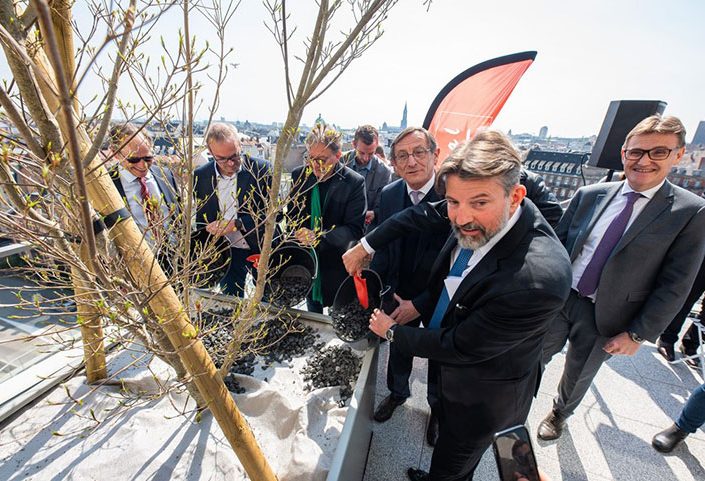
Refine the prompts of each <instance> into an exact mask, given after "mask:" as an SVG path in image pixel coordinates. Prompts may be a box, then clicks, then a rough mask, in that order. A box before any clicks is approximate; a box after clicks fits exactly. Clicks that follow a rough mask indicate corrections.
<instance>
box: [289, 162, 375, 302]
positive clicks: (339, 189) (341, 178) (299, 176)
mask: <svg viewBox="0 0 705 481" xmlns="http://www.w3.org/2000/svg"><path fill="white" fill-rule="evenodd" d="M309 171H310V169H305V168H304V167H297V168H296V169H294V170H293V172H292V173H291V180H292V188H291V192H292V198H293V199H295V198H296V197H299V193H301V195H300V197H302V199H299V200H298V202H292V203H290V204H289V206H288V213H289V217H290V218H292V219H299V220H300V221H301V227H307V228H308V227H309V226H310V222H309V219H310V216H311V188H312V187H313V185H314V184H315V183H316V176H315V175H313V174H312V173H310V172H309ZM327 182H330V185H329V186H328V192H327V194H326V197H325V199H323V205H322V206H321V209H322V217H323V230H324V231H325V233H324V234H323V235H322V236H321V239H320V242H319V243H318V245H317V246H316V254H317V255H318V266H319V273H320V275H321V278H322V280H323V285H322V290H323V305H324V306H330V305H331V304H333V299H334V298H335V293H336V292H337V290H338V287H339V286H340V284H342V282H343V281H344V280H345V279H346V278H347V277H348V273H347V271H346V270H345V266H344V265H343V259H342V257H341V256H342V255H343V254H344V253H345V251H346V250H347V249H348V248H349V247H350V245H351V243H354V242H355V241H358V240H359V239H360V238H361V237H362V232H363V229H364V225H365V212H366V211H367V202H366V201H365V181H364V179H363V178H362V176H360V175H358V174H357V173H355V172H353V171H352V170H351V169H349V168H347V167H344V166H343V165H342V164H336V166H335V173H333V175H332V176H331V177H330V178H329V179H328V180H327V181H326V183H327Z"/></svg>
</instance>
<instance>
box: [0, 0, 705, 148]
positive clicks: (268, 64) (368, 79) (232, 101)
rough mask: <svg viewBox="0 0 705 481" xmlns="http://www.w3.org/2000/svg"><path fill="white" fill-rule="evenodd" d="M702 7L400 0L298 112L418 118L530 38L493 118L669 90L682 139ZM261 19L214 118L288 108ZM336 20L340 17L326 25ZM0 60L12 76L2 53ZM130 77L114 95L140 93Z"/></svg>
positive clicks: (689, 116)
mask: <svg viewBox="0 0 705 481" xmlns="http://www.w3.org/2000/svg"><path fill="white" fill-rule="evenodd" d="M84 2H85V0H79V1H78V2H77V5H78V6H80V5H81V4H82V3H84ZM316 8H317V7H316V5H315V2H297V3H296V4H295V5H294V6H290V7H289V10H290V12H289V13H290V14H291V20H290V22H291V26H292V27H293V26H294V25H296V26H297V30H296V32H295V35H294V37H293V39H292V43H291V47H290V48H291V50H292V52H290V54H291V55H299V56H301V55H302V53H303V51H302V41H303V39H304V37H305V36H307V35H308V33H309V32H310V30H311V27H312V23H313V21H314V20H315V9H316ZM344 8H348V7H347V4H346V3H344V4H343V7H341V12H339V14H340V15H341V19H342V20H345V16H346V15H348V16H350V15H349V12H343V11H342V10H343V9H344ZM74 15H75V16H76V22H77V23H78V25H79V26H80V25H88V21H89V20H90V15H89V12H88V9H86V8H75V9H74ZM181 18H182V12H181V10H180V9H179V8H178V7H172V9H171V10H170V11H169V12H167V14H165V15H164V18H162V19H160V20H159V22H157V24H155V27H154V29H153V31H152V32H151V37H152V39H151V40H150V42H149V43H148V44H147V46H146V48H145V51H147V52H149V53H150V54H151V55H152V56H153V57H154V60H153V64H152V65H156V64H158V63H159V56H160V55H161V47H160V43H161V42H162V39H163V41H164V44H165V45H166V46H167V48H169V49H170V51H171V52H173V51H174V50H175V46H176V45H177V43H178V35H176V31H177V30H178V29H179V27H180V21H181ZM703 19H705V2H701V1H698V0H676V1H674V2H672V3H671V4H668V5H666V4H663V3H662V2H658V1H656V0H645V1H641V2H634V1H627V2H609V1H607V0H596V1H594V2H590V3H589V4H588V3H585V2H580V3H579V4H573V3H572V2H562V1H559V0H543V1H537V2H522V1H520V0H497V1H495V2H491V3H481V2H465V1H459V0H446V1H444V0H436V1H434V2H432V4H431V7H430V10H429V11H428V12H426V9H425V7H424V6H423V1H422V0H413V1H410V0H407V1H405V2H400V4H398V5H397V6H395V7H394V8H393V9H392V11H391V12H390V14H389V18H388V19H387V20H386V21H385V22H384V23H383V27H384V35H383V36H382V37H381V38H380V39H379V40H378V41H377V42H376V43H375V44H374V45H373V46H372V47H371V48H370V49H369V50H368V51H367V52H365V54H364V55H363V56H362V57H361V58H359V59H356V60H355V61H354V62H353V63H352V65H351V66H350V67H349V68H348V70H347V71H346V72H345V73H344V74H343V75H342V76H341V77H340V79H339V80H338V81H337V82H336V83H335V84H334V85H333V86H332V87H331V88H330V89H329V90H328V91H326V92H325V93H324V94H323V95H322V96H321V97H320V98H319V99H317V100H316V101H314V102H312V103H311V104H310V105H308V106H307V107H306V110H305V112H304V116H303V119H302V123H306V124H308V125H312V124H313V123H314V121H315V119H316V118H317V117H318V115H319V114H320V115H322V116H323V118H324V119H326V120H327V121H329V122H331V123H335V124H337V125H340V126H344V127H346V128H354V126H357V125H360V124H367V123H368V124H372V125H376V126H381V125H382V124H383V122H387V123H388V125H390V126H396V125H398V123H399V121H400V118H401V113H402V110H403V108H404V104H405V103H408V125H420V124H421V123H422V122H423V119H424V117H425V115H426V112H427V110H428V108H429V106H430V104H431V102H432V101H433V99H434V97H435V96H436V94H437V93H438V92H439V91H440V90H441V88H442V87H443V86H444V85H445V84H446V83H447V82H448V81H450V80H451V79H452V78H453V77H454V76H455V75H457V74H458V73H460V72H461V71H463V70H465V69H467V68H468V67H470V66H472V65H475V64H478V63H480V62H483V61H485V60H488V59H491V58H494V57H498V56H502V55H507V54H511V53H516V52H520V51H525V50H536V51H537V52H538V54H537V57H536V61H535V62H534V64H533V65H532V66H531V67H530V68H529V69H528V71H527V72H526V74H525V75H524V77H523V78H522V79H521V80H520V82H519V84H518V86H517V87H516V89H515V91H514V92H513V94H512V95H511V96H510V97H509V100H508V101H507V103H506V105H505V106H504V109H503V110H502V112H501V113H500V114H499V116H498V117H497V119H496V121H495V122H494V126H495V127H497V128H499V129H500V130H503V131H505V132H506V131H508V130H510V129H511V130H512V132H513V133H529V134H533V135H537V134H538V133H539V130H540V129H541V127H543V126H547V127H548V135H549V136H552V137H573V138H575V137H589V136H591V135H596V134H597V133H598V132H599V130H600V126H601V124H602V120H603V119H604V116H605V113H606V112H607V108H608V105H609V102H610V101H612V100H621V99H644V100H663V101H666V102H667V103H668V106H667V108H666V111H665V113H666V114H667V115H676V116H678V117H680V118H681V119H682V120H683V122H684V124H685V126H686V129H687V131H688V135H687V140H688V141H690V140H691V139H692V137H693V135H694V133H695V130H696V128H697V125H698V122H699V121H701V120H705V108H704V107H705V89H703V88H702V79H703V78H705V63H703V62H700V61H699V59H700V58H701V56H702V55H701V53H700V52H699V49H700V47H701V45H703V44H705V29H703V28H702V23H703ZM265 20H266V12H265V10H264V8H263V6H262V4H261V2H259V1H254V0H244V1H243V2H242V3H241V5H240V7H239V8H238V9H237V11H236V12H235V14H234V16H233V19H232V22H231V24H230V25H229V26H228V28H227V29H226V43H225V47H226V49H227V48H230V47H232V48H233V49H234V51H233V54H232V56H231V57H229V58H228V61H229V62H230V63H232V64H237V66H235V67H233V68H232V69H231V70H230V72H229V74H228V77H227V79H226V82H225V84H224V87H223V95H222V98H221V105H220V107H219V108H218V109H217V111H216V112H215V115H214V118H220V117H224V118H227V119H232V120H242V121H245V120H249V121H250V122H257V123H271V122H283V121H284V119H285V118H286V112H287V109H286V95H285V89H284V73H283V67H282V60H281V53H280V51H279V49H278V45H277V44H276V42H275V41H274V39H273V38H272V36H271V34H270V33H269V32H268V31H267V28H266V27H265V25H264V23H263V22H264V21H265ZM191 22H192V25H191V31H192V32H196V33H195V38H196V49H202V48H204V47H205V44H206V42H209V46H210V47H211V48H216V46H217V41H216V40H215V35H214V33H213V32H212V30H213V28H212V27H211V26H210V25H209V24H208V23H207V22H206V21H205V20H203V19H202V18H199V16H198V15H197V14H195V15H193V18H192V21H191ZM343 24H344V22H343V23H341V24H338V23H336V24H334V27H333V31H334V32H336V31H337V29H338V26H339V25H340V28H342V27H343V26H344V25H343ZM346 25H347V24H346ZM109 59H110V49H106V51H105V52H103V53H102V54H101V58H100V59H99V62H98V64H99V65H100V64H101V63H102V64H103V65H107V64H108V63H109ZM211 63H212V59H211ZM294 70H295V69H294ZM0 71H2V73H3V74H4V76H5V78H8V74H7V67H6V66H5V65H0ZM125 80H126V79H125V78H123V82H122V83H121V87H120V91H119V94H120V98H122V99H127V100H132V101H136V100H137V97H136V96H134V95H133V94H132V93H131V89H130V88H129V87H128V86H127V85H126V82H125ZM200 80H201V81H202V82H203V85H204V88H203V89H202V90H201V92H200V93H199V95H200V97H199V99H200V102H201V103H200V105H201V107H200V110H198V111H197V112H196V116H195V118H196V119H203V118H207V117H208V112H207V110H206V109H205V107H204V106H205V105H208V104H209V102H210V97H209V95H211V94H212V93H211V92H210V91H209V89H212V83H209V80H208V79H207V77H206V75H201V77H200ZM81 89H82V90H81V91H80V96H81V99H82V100H84V101H87V100H89V99H90V98H92V97H93V96H95V95H100V94H101V93H102V91H103V86H102V85H101V84H100V82H99V81H98V80H97V79H96V78H93V77H92V76H90V77H87V78H86V80H85V81H84V83H83V84H82V85H81Z"/></svg>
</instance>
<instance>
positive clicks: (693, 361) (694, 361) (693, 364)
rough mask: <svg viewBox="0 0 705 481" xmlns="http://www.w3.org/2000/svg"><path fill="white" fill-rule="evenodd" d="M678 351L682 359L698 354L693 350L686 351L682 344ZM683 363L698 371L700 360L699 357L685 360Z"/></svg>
mask: <svg viewBox="0 0 705 481" xmlns="http://www.w3.org/2000/svg"><path fill="white" fill-rule="evenodd" d="M678 350H679V351H680V352H681V354H683V357H690V356H696V355H697V354H698V351H697V350H695V349H687V348H686V347H685V346H684V345H683V344H681V345H680V347H679V348H678ZM685 363H686V364H687V365H688V366H690V367H692V368H693V369H700V358H699V357H693V358H691V359H686V360H685Z"/></svg>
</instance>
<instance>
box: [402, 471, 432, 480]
mask: <svg viewBox="0 0 705 481" xmlns="http://www.w3.org/2000/svg"><path fill="white" fill-rule="evenodd" d="M406 475H407V476H409V479H410V480H411V481H428V480H429V479H431V478H430V477H429V475H428V473H427V472H426V471H423V470H421V469H416V468H409V469H407V470H406Z"/></svg>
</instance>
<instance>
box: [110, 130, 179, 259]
mask: <svg viewBox="0 0 705 481" xmlns="http://www.w3.org/2000/svg"><path fill="white" fill-rule="evenodd" d="M109 143H110V156H111V157H113V158H114V159H115V160H117V164H116V165H115V166H113V167H112V168H111V169H110V170H109V174H110V177H111V178H112V180H113V183H114V184H115V187H116V188H117V190H118V192H120V195H121V196H122V197H123V199H125V205H126V207H127V209H128V210H129V211H130V214H131V215H132V217H133V218H134V219H135V222H136V223H137V225H138V227H139V228H140V230H141V231H142V232H143V233H144V234H145V240H146V241H147V242H148V243H149V244H150V246H151V247H153V248H155V249H156V250H157V253H160V252H161V253H162V254H165V255H166V256H167V257H168V254H167V252H166V251H168V250H169V247H170V246H169V244H170V242H171V240H170V239H169V234H168V232H169V229H170V225H171V224H173V220H174V219H176V218H177V215H178V213H179V211H180V208H179V197H178V193H177V187H176V180H175V179H174V175H173V174H172V172H171V171H170V170H169V169H168V168H167V167H165V166H157V165H154V155H153V154H152V147H153V145H152V139H151V137H150V136H149V133H148V132H147V131H146V130H144V129H140V128H139V127H138V126H136V125H134V124H131V123H128V124H121V125H115V126H113V127H112V128H111V129H110V132H109ZM162 258H164V257H162ZM164 267H166V266H164Z"/></svg>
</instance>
